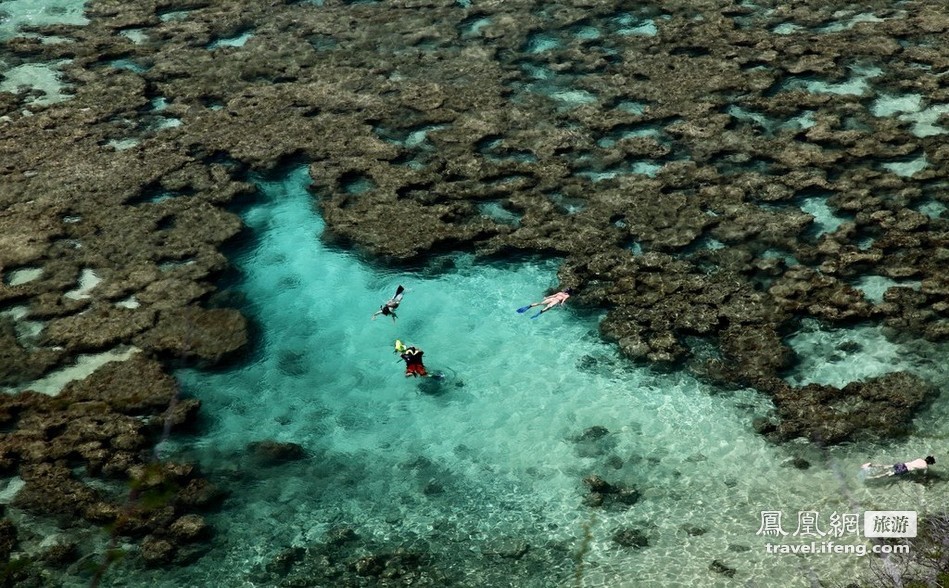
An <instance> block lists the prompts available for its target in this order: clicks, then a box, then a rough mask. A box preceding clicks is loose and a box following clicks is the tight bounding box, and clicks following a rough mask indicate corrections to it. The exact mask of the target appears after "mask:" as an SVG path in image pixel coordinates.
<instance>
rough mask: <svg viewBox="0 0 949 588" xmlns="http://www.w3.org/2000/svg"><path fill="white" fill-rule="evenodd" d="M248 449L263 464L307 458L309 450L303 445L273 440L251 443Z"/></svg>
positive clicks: (276, 463)
mask: <svg viewBox="0 0 949 588" xmlns="http://www.w3.org/2000/svg"><path fill="white" fill-rule="evenodd" d="M247 451H248V453H249V454H250V456H251V457H253V459H254V461H255V462H256V463H257V464H259V465H262V466H274V465H280V464H284V463H287V462H291V461H299V460H301V459H306V458H307V452H306V450H305V449H304V448H303V446H302V445H299V444H297V443H289V442H280V441H273V440H266V441H255V442H253V443H249V444H248V445H247Z"/></svg>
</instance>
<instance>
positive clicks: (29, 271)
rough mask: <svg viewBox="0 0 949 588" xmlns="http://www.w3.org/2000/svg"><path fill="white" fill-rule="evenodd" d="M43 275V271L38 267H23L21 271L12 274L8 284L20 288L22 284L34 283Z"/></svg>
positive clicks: (16, 270) (14, 271)
mask: <svg viewBox="0 0 949 588" xmlns="http://www.w3.org/2000/svg"><path fill="white" fill-rule="evenodd" d="M41 275H43V269H42V268H38V267H23V268H20V269H15V270H13V271H12V272H10V281H9V282H7V284H8V285H10V286H19V285H21V284H26V283H29V282H32V281H33V280H35V279H37V278H39V277H40V276H41Z"/></svg>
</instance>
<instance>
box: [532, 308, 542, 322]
mask: <svg viewBox="0 0 949 588" xmlns="http://www.w3.org/2000/svg"><path fill="white" fill-rule="evenodd" d="M542 314H544V311H543V310H541V311H538V312H537V314H535V315H534V316H532V317H531V320H533V319H535V318H537V317H539V316H540V315H542Z"/></svg>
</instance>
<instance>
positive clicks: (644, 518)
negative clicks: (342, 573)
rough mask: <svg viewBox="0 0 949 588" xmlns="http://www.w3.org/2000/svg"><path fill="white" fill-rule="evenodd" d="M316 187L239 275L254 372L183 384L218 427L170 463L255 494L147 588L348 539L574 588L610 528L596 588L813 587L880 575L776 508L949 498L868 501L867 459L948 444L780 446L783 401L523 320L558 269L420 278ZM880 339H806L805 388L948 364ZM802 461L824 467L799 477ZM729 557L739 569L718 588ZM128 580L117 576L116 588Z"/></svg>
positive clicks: (550, 321)
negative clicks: (631, 545) (785, 536)
mask: <svg viewBox="0 0 949 588" xmlns="http://www.w3.org/2000/svg"><path fill="white" fill-rule="evenodd" d="M307 184H308V177H307V175H306V170H305V168H302V167H301V168H298V169H296V170H294V171H292V173H290V174H288V175H287V176H286V177H285V178H278V179H275V180H273V181H268V182H262V183H261V187H262V188H263V190H264V194H265V195H264V197H263V198H261V199H260V202H259V203H257V204H254V205H252V206H251V207H250V208H248V209H247V210H246V211H245V213H244V218H245V221H246V223H247V224H248V226H249V227H250V229H251V232H252V234H253V244H252V245H251V246H248V247H246V248H245V250H244V252H243V253H241V254H240V255H239V256H237V257H236V258H235V263H236V265H237V266H238V268H239V269H240V271H241V275H242V281H241V283H240V284H239V285H238V286H237V288H238V289H239V291H240V292H242V293H243V294H244V296H245V297H246V299H247V301H248V308H247V309H246V311H247V312H248V313H249V314H250V315H251V316H252V317H253V318H254V319H255V320H256V321H257V322H258V323H259V325H260V326H261V328H262V333H261V337H260V340H259V343H258V352H257V353H256V354H255V356H254V359H253V361H251V362H249V363H248V364H247V365H243V366H240V367H236V368H233V369H229V370H227V371H223V372H211V373H207V372H199V371H193V370H186V371H181V372H179V378H180V380H181V382H182V384H183V386H184V389H185V390H186V391H187V392H188V393H190V394H193V395H195V396H198V397H200V398H201V399H202V401H203V403H204V408H203V411H204V414H205V415H206V418H207V419H208V423H207V431H206V433H205V434H202V435H201V436H200V437H197V438H195V439H181V438H179V439H177V440H173V441H172V442H171V443H170V444H168V445H167V446H166V447H163V448H162V451H163V453H164V454H165V455H169V456H174V455H184V456H187V457H190V458H193V459H198V460H199V461H200V462H201V463H202V464H203V465H204V466H205V468H206V469H207V470H208V471H209V473H211V474H212V475H216V476H219V477H221V478H222V479H230V480H232V487H231V490H232V491H234V494H233V495H232V497H231V499H230V500H229V502H228V503H227V505H226V507H225V509H224V510H223V511H222V512H221V513H219V514H217V515H214V516H212V517H211V522H212V523H213V524H214V525H215V526H216V528H218V529H219V534H218V537H217V538H216V539H215V543H216V549H215V550H214V551H212V552H211V553H210V554H209V555H207V556H206V557H205V558H204V559H202V560H200V561H199V562H198V563H197V564H194V565H192V566H191V567H190V568H186V569H183V570H179V571H178V572H173V573H172V574H171V575H169V574H168V572H162V574H161V575H160V576H155V577H152V574H147V575H146V576H139V575H138V574H135V575H133V576H132V577H133V578H135V579H136V580H135V581H146V580H147V581H149V582H157V583H158V584H159V585H169V586H171V585H176V583H180V582H181V581H184V578H188V579H189V581H193V580H200V579H201V578H205V579H208V580H210V579H211V578H221V577H225V578H227V581H228V583H229V584H232V585H237V584H238V583H240V582H241V581H242V580H243V579H244V578H245V576H246V574H247V573H248V572H249V571H250V570H251V569H253V567H254V566H255V565H256V564H260V563H261V562H265V561H267V560H268V559H269V558H270V557H273V555H274V554H276V553H277V552H278V551H280V550H281V549H283V548H286V547H287V546H290V545H307V544H312V543H316V542H319V541H320V540H321V539H322V537H323V536H324V534H325V533H326V532H327V531H328V530H329V529H330V528H332V527H335V526H339V525H348V526H351V527H353V528H354V529H356V531H357V532H358V533H359V534H360V535H361V536H363V537H364V538H372V539H375V540H378V541H381V542H384V543H386V544H388V545H391V546H392V547H393V548H394V547H396V546H409V547H413V546H414V547H418V546H420V545H424V546H425V548H426V549H429V550H430V551H431V552H433V553H436V554H438V556H439V558H440V559H439V562H440V564H442V565H445V566H446V567H449V568H450V569H452V570H453V571H456V572H459V573H461V572H464V574H465V575H466V576H468V577H479V576H478V574H487V577H490V571H486V570H484V569H482V568H479V566H483V563H479V562H480V561H481V560H479V559H478V558H477V557H474V554H478V553H480V552H481V550H482V549H484V548H485V546H488V545H491V544H492V543H493V542H497V541H498V540H503V539H505V538H510V537H517V538H523V539H524V540H526V541H527V542H528V543H530V544H531V545H532V546H535V549H538V550H542V551H544V550H546V551H547V552H549V553H548V558H549V559H550V561H552V562H554V563H553V564H552V565H551V566H550V567H549V568H548V569H546V570H544V571H543V572H541V573H538V574H536V575H535V577H534V580H533V582H534V583H533V584H532V585H537V586H548V585H562V584H564V583H565V582H567V581H568V580H570V579H571V578H572V574H573V570H574V566H575V563H574V561H573V559H572V557H571V553H572V552H573V551H574V550H576V549H577V548H578V547H579V544H580V537H581V535H582V529H583V526H584V525H585V524H592V529H593V536H594V539H593V542H592V546H591V551H590V553H589V555H588V556H587V562H586V567H585V569H584V573H583V578H584V579H583V582H582V585H584V586H600V585H602V586H640V585H653V584H654V583H658V584H654V585H663V586H688V585H709V586H711V585H723V586H725V585H743V584H744V583H745V582H747V581H749V580H752V581H757V582H760V584H759V585H763V586H767V585H776V584H773V583H771V581H770V579H780V581H781V583H782V585H786V586H806V585H809V584H808V580H807V573H805V572H806V570H813V573H816V574H818V575H819V576H820V577H822V578H844V577H847V575H849V574H852V573H853V572H854V571H855V570H860V569H866V566H867V563H866V561H865V560H861V559H860V558H857V557H855V556H823V559H821V558H820V557H818V556H814V557H812V558H810V559H807V560H804V561H801V560H800V559H799V558H797V557H793V556H775V555H768V554H765V553H764V547H763V544H764V541H765V539H764V538H763V537H761V536H756V534H755V533H756V531H757V530H758V528H759V525H760V512H761V511H762V510H775V509H780V510H784V511H785V512H786V513H787V514H786V515H785V516H786V519H788V518H789V519H791V520H792V522H793V520H795V518H796V516H797V512H798V511H799V510H818V511H821V512H823V513H824V514H823V516H824V517H825V518H827V517H829V516H830V515H831V513H832V512H835V511H839V512H843V511H848V512H849V511H850V509H851V507H852V505H854V504H860V505H871V504H872V505H874V506H875V507H879V508H883V507H884V506H886V505H889V506H890V507H892V508H906V509H910V508H917V507H918V508H920V509H921V510H922V509H924V508H926V505H927V504H935V503H938V501H939V500H943V499H944V498H945V496H944V495H945V490H944V489H942V488H941V487H939V486H936V487H930V488H923V487H921V486H917V485H915V484H907V485H900V486H893V487H883V488H879V487H877V488H867V487H864V486H862V485H861V484H860V483H859V481H858V479H857V476H856V467H857V466H858V465H859V463H862V461H866V459H864V458H865V457H868V456H873V457H875V458H877V459H881V460H886V459H888V458H890V459H893V460H894V461H895V460H898V459H901V458H902V456H903V455H904V453H903V452H908V453H906V455H914V454H915V453H919V452H925V451H929V450H930V449H931V448H932V447H933V445H934V443H935V441H934V440H933V439H928V440H919V439H912V440H909V441H908V442H907V443H906V444H905V446H904V447H898V448H892V449H890V450H889V451H888V452H882V453H881V450H880V449H879V448H875V447H868V446H849V447H842V448H837V449H834V450H832V451H830V452H828V453H821V452H820V451H819V450H817V449H815V448H813V447H810V446H806V445H796V444H790V445H788V446H786V447H774V446H771V445H769V444H767V443H766V442H765V441H764V440H763V439H762V438H760V437H759V436H757V435H756V434H755V433H754V432H753V431H752V430H751V427H750V421H751V418H752V417H753V416H754V415H756V414H766V413H767V411H768V409H769V407H770V404H769V402H768V401H767V400H766V399H765V398H763V397H761V396H759V395H757V394H755V393H753V392H750V391H739V392H731V393H721V392H719V391H716V390H714V389H712V388H709V387H707V386H705V385H703V384H701V383H699V382H697V381H695V380H694V379H692V378H690V377H688V376H685V375H678V374H657V373H654V372H652V371H650V370H647V369H643V368H634V367H631V366H630V365H629V364H627V363H626V362H624V361H622V360H620V359H619V358H618V357H617V355H616V353H615V350H614V349H613V347H612V346H610V345H608V344H605V343H603V342H602V341H601V340H600V338H599V336H598V335H597V331H596V322H597V317H596V316H595V315H590V314H586V313H585V312H583V311H578V310H577V309H565V310H562V309H558V310H556V311H553V312H550V313H548V314H545V315H544V316H543V317H541V318H540V319H538V320H536V321H532V320H530V319H529V318H527V315H518V314H517V313H515V312H514V310H515V308H517V307H518V306H521V305H522V304H525V303H526V302H529V301H531V300H535V299H537V298H538V296H540V295H541V294H542V293H543V292H544V291H545V290H546V289H547V288H549V287H551V286H553V285H555V284H556V275H555V269H556V263H555V262H554V261H549V262H544V261H520V262H511V263H507V264H495V265H485V264H478V263H475V262H474V261H473V260H472V259H471V258H468V257H465V256H459V257H456V258H454V259H455V264H456V267H455V268H454V269H451V270H448V271H444V272H434V271H424V270H421V271H415V272H404V273H399V272H394V271H386V270H381V269H378V268H372V267H369V266H367V265H365V264H364V263H362V262H361V261H360V259H359V258H358V257H357V256H356V255H354V254H352V253H348V252H345V251H340V250H336V249H332V248H329V247H327V246H326V245H325V244H323V242H322V241H321V240H320V233H321V231H322V227H323V225H322V220H321V219H320V217H319V215H318V214H317V213H316V212H315V200H314V198H313V197H312V196H311V195H310V194H309V193H308V192H307V190H306V185H307ZM400 283H401V284H404V285H405V286H406V288H408V292H407V294H406V296H405V300H404V302H403V304H402V307H401V308H400V309H399V315H400V318H399V320H398V322H396V323H394V324H393V323H392V322H391V321H390V320H389V319H386V318H381V317H380V320H377V321H371V320H370V318H369V317H370V315H371V314H372V313H373V312H374V311H375V310H376V308H377V307H378V305H379V304H381V303H382V302H383V301H385V300H386V299H387V298H388V297H389V296H390V295H391V293H392V292H393V291H394V289H395V287H396V285H398V284H400ZM874 336H877V335H874V334H872V333H870V332H866V333H864V332H863V331H860V330H856V331H853V332H842V331H833V332H824V331H821V330H820V328H819V326H817V325H811V326H809V327H808V329H807V330H805V331H802V333H799V334H798V335H797V337H795V338H794V339H793V340H792V343H794V344H795V347H796V348H797V349H798V351H799V353H804V354H807V353H809V352H810V351H813V354H814V356H813V358H809V359H808V360H807V361H806V362H805V364H804V368H805V371H806V372H807V374H809V375H807V374H803V373H802V374H798V375H796V376H795V375H792V376H791V378H792V379H794V378H795V377H796V378H798V379H803V380H808V381H810V380H811V379H813V380H819V381H824V380H828V383H838V381H837V380H841V381H845V380H848V379H851V378H852V377H854V376H856V377H866V376H872V375H877V374H878V373H884V372H886V371H892V370H893V369H898V368H899V367H901V366H903V365H908V364H907V362H909V361H917V364H916V365H915V368H916V369H921V370H925V369H927V368H926V366H925V365H923V363H920V362H921V361H922V360H920V359H919V357H921V356H920V355H919V354H915V355H914V352H913V351H912V350H906V349H900V348H898V347H897V346H890V347H882V346H880V345H879V344H878V343H879V341H876V340H874V339H873V337H874ZM397 337H398V338H400V339H402V340H403V341H405V342H407V343H410V344H416V345H419V346H420V347H422V348H423V349H425V351H426V356H425V357H426V364H427V365H428V367H429V368H430V369H431V370H432V371H445V372H446V373H447V374H448V375H449V378H448V381H447V382H446V383H445V384H444V385H443V386H441V387H440V388H438V389H434V390H433V389H428V388H426V386H428V385H431V384H433V382H431V381H427V382H424V383H422V382H419V381H416V380H412V379H409V380H407V379H406V378H405V377H404V376H403V368H402V363H401V362H400V361H398V358H397V357H396V356H395V354H394V353H393V352H392V343H393V341H394V340H395V338H397ZM847 337H856V338H858V340H861V339H866V340H867V341H868V342H870V343H873V344H872V345H868V346H867V351H866V352H853V353H851V354H850V355H849V356H847V357H845V358H838V359H837V360H835V361H836V364H835V365H836V369H834V370H829V371H828V370H827V369H826V368H825V369H817V368H816V367H815V364H818V365H820V366H826V365H829V364H828V363H827V362H826V361H822V360H821V357H822V355H821V354H823V356H826V355H828V354H830V353H832V350H833V349H835V345H836V344H837V343H838V342H839V341H842V340H844V339H846V338H847ZM914 358H915V359H914ZM808 362H811V363H808ZM928 369H930V370H931V371H933V372H934V373H935V370H936V368H935V367H933V366H930V368H928ZM432 392H437V394H431V393H432ZM933 418H934V419H937V418H939V417H938V415H936V416H934V417H933ZM596 425H599V426H604V427H606V428H607V429H609V430H610V431H611V434H610V436H609V440H608V441H607V442H606V443H605V445H604V451H602V453H600V454H597V452H596V451H593V450H590V448H589V447H586V446H584V445H582V444H581V445H578V444H576V443H575V442H574V441H573V438H575V437H576V436H578V435H580V434H581V433H582V432H583V431H584V430H585V429H587V428H588V427H591V426H596ZM262 439H275V440H278V441H291V442H295V443H299V444H301V445H302V446H304V447H305V448H306V449H307V451H308V452H309V453H310V454H311V456H312V458H311V459H309V460H307V461H305V462H301V463H297V464H291V465H287V466H282V467H279V468H270V469H255V468H254V467H253V466H251V465H248V461H247V460H246V455H245V454H246V451H245V447H246V445H247V443H249V442H252V441H257V440H262ZM921 443H924V444H928V445H925V447H926V449H921V447H922V445H921ZM890 452H892V455H890V454H889V453H890ZM795 456H797V457H804V458H805V459H808V460H809V461H811V462H812V463H813V464H814V467H812V468H811V469H809V470H804V471H801V470H798V469H795V468H793V467H790V465H789V463H788V462H789V461H790V459H791V458H792V457H795ZM617 465H619V466H620V467H619V468H618V469H617V467H616V466H617ZM591 473H596V474H599V475H601V476H603V477H604V478H606V479H607V480H608V481H610V482H624V483H628V484H633V485H635V486H637V487H638V488H639V489H640V490H641V491H642V493H643V498H642V499H641V500H640V502H639V503H637V504H636V505H635V506H633V507H632V508H630V509H629V510H627V511H600V510H595V509H591V508H588V507H585V506H583V505H582V498H583V495H584V492H585V489H584V487H583V484H582V483H581V479H582V477H584V476H586V475H589V474H591ZM433 483H435V485H436V486H437V487H438V488H439V490H438V491H434V492H433V491H432V487H433V486H432V484H433ZM627 526H633V527H636V528H640V529H643V530H645V531H646V533H647V535H648V536H649V538H650V541H651V545H650V547H648V548H647V549H644V550H642V551H638V552H637V551H627V550H624V549H622V548H620V547H618V546H617V545H616V544H615V543H613V542H612V540H611V536H612V535H613V533H614V532H615V531H616V530H617V529H619V528H622V527H627ZM687 527H701V528H702V529H705V533H704V534H702V535H690V534H689V533H688V532H687V531H686V528H687ZM790 530H792V531H793V526H792V527H791V529H790ZM852 542H853V541H852ZM856 542H858V543H859V542H860V541H856ZM782 558H783V559H782ZM712 559H719V560H721V561H723V562H725V563H727V564H728V565H731V566H733V567H736V568H738V569H739V574H738V575H737V576H736V577H735V578H733V579H731V580H728V579H725V578H724V577H722V576H719V575H717V574H714V573H712V572H710V571H709V569H708V566H709V564H710V562H711V561H712ZM802 570H803V571H802ZM127 573H128V571H127V570H123V569H116V570H115V578H114V580H115V581H116V582H122V581H126V579H128V576H126V574H127ZM808 573H810V572H808ZM739 580H740V581H739ZM494 585H496V584H494Z"/></svg>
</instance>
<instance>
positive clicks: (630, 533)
mask: <svg viewBox="0 0 949 588" xmlns="http://www.w3.org/2000/svg"><path fill="white" fill-rule="evenodd" d="M613 541H614V542H615V543H618V544H619V545H622V546H623V547H632V548H634V549H642V548H643V547H648V546H649V537H647V536H646V534H645V533H643V532H642V531H640V530H639V529H629V528H627V529H619V530H617V531H616V532H615V533H613Z"/></svg>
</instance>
